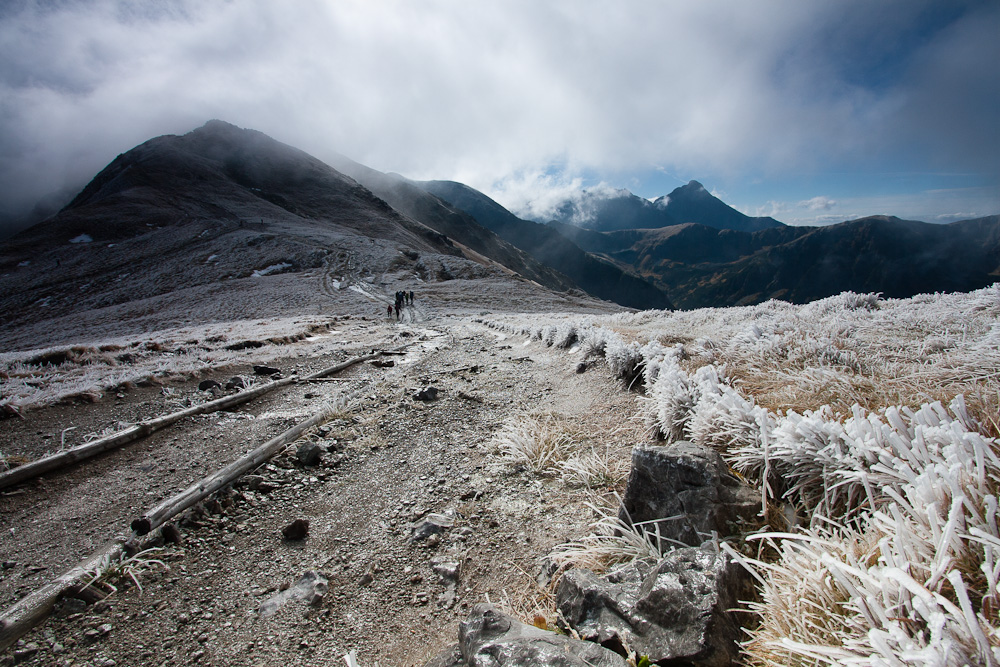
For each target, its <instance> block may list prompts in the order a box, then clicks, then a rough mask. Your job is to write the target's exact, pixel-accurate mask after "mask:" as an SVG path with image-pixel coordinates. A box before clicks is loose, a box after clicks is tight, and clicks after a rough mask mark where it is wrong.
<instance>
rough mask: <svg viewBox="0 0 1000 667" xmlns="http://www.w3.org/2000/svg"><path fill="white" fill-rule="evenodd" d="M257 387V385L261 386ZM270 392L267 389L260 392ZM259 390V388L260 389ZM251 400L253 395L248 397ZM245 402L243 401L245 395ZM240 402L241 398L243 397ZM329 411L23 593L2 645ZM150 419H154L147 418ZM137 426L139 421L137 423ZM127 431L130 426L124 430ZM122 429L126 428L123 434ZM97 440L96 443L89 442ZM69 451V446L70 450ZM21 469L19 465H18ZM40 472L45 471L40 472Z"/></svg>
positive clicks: (6, 619)
mask: <svg viewBox="0 0 1000 667" xmlns="http://www.w3.org/2000/svg"><path fill="white" fill-rule="evenodd" d="M380 354H381V353H380V352H376V353H372V354H370V355H365V356H362V357H356V358H354V359H349V360H348V361H345V362H343V363H341V364H337V365H336V366H331V367H330V368H327V369H324V370H322V371H319V372H318V373H313V374H312V375H310V376H308V377H309V378H312V379H317V378H320V377H323V376H326V375H331V374H333V373H336V372H339V371H341V370H344V369H345V368H349V367H351V366H353V365H354V364H357V363H361V362H363V361H367V360H369V359H374V358H375V357H377V356H379V355H380ZM294 381H296V378H295V377H291V378H286V379H284V380H278V381H277V382H272V383H270V384H267V385H263V387H266V388H268V390H270V389H274V388H275V387H274V385H276V384H277V383H278V382H281V383H283V384H289V383H291V382H294ZM255 390H256V388H255V389H254V390H251V391H255ZM247 393H250V392H240V394H236V396H241V397H242V395H243V394H247ZM260 393H265V392H260ZM257 395H259V393H258V394H257ZM236 396H230V397H226V398H227V399H231V398H236ZM247 400H249V399H247ZM240 402H242V401H240ZM212 403H216V404H218V403H219V401H213V402H212ZM237 404H238V403H237ZM208 405H209V403H205V404H203V405H200V406H195V408H205V407H206V406H208ZM195 408H189V409H188V410H183V411H181V412H180V413H174V414H173V415H167V416H166V417H162V418H160V420H154V421H157V422H158V423H159V424H161V425H159V426H157V428H163V426H166V425H168V424H170V423H173V422H175V421H177V420H178V419H183V418H184V417H186V416H189V415H192V414H199V412H192V410H194V409H195ZM215 409H216V410H222V409H224V407H216V408H215ZM210 411H211V410H202V412H210ZM177 415H181V416H179V417H177V418H176V419H172V421H171V418H173V417H176V416H177ZM328 417H329V415H328V413H327V412H326V411H325V410H324V411H322V412H319V413H317V414H315V415H313V416H312V417H310V418H309V419H307V420H305V421H304V422H302V423H300V424H298V425H296V426H294V427H292V428H290V429H289V430H287V431H285V432H284V433H282V434H281V435H279V436H278V437H276V438H272V439H271V440H268V441H267V442H265V443H264V444H263V445H261V446H260V447H258V448H256V449H254V450H253V451H251V452H249V453H247V454H246V455H245V456H243V457H241V458H240V459H238V460H237V461H235V462H233V463H231V464H230V465H228V466H226V467H225V468H222V469H221V470H218V471H216V472H215V473H213V474H211V475H209V476H207V477H205V478H204V479H202V480H201V481H200V482H198V483H196V484H193V485H192V486H190V487H188V489H186V490H185V491H183V492H181V493H179V494H177V495H175V496H174V497H172V498H170V499H168V500H166V501H164V502H162V503H160V504H159V505H157V506H156V507H154V508H153V509H151V510H149V511H148V512H146V513H145V514H144V515H143V516H142V517H140V518H138V519H136V520H134V521H133V522H132V529H133V530H132V534H131V535H130V536H128V537H122V538H119V539H116V540H114V541H113V542H111V543H109V544H108V545H106V546H105V547H104V548H102V549H100V550H99V551H97V552H95V553H93V554H92V555H90V556H89V557H88V558H86V559H85V560H84V561H82V562H81V563H79V564H78V565H76V566H75V567H73V568H72V569H70V570H68V571H67V572H65V573H64V574H63V575H62V576H60V577H58V578H57V579H55V580H54V581H52V582H51V583H49V584H47V585H45V586H43V587H42V588H39V589H37V590H36V591H34V592H32V593H31V594H29V595H28V596H27V597H24V598H22V599H21V600H19V601H18V602H16V603H15V604H14V605H12V606H11V607H10V608H8V609H7V610H6V611H4V613H3V614H2V615H0V651H2V650H4V649H6V648H8V647H10V646H12V645H13V644H14V642H16V641H17V640H18V639H19V638H20V637H21V636H22V635H24V634H25V633H26V632H28V631H29V630H30V629H31V628H33V627H35V625H37V624H38V623H40V622H41V621H43V620H44V619H45V618H46V617H48V615H49V614H50V613H52V609H53V607H54V606H55V604H56V602H58V601H59V599H60V598H61V597H63V596H64V595H66V594H67V593H71V592H73V591H75V590H79V587H80V586H81V585H82V584H84V580H85V579H87V578H89V577H91V576H93V573H94V572H95V571H96V570H97V569H98V568H100V567H103V566H104V565H105V564H107V563H108V562H114V561H115V560H118V559H120V558H121V556H122V554H123V553H124V552H125V548H126V545H128V544H130V543H134V541H135V540H136V538H137V537H138V536H140V535H146V534H148V533H150V532H152V531H153V530H156V529H157V528H159V527H161V526H162V525H163V524H164V523H166V522H167V521H169V520H170V519H172V518H173V517H174V516H176V515H177V514H179V513H180V512H183V511H184V510H185V509H187V508H188V507H191V506H192V505H194V504H195V503H197V502H198V501H200V500H202V499H204V498H206V497H208V496H209V495H211V494H212V493H214V492H215V491H218V490H219V489H221V488H223V487H224V486H226V485H227V484H230V483H232V482H233V481H235V480H236V479H237V478H239V477H240V476H241V475H243V474H244V473H246V472H248V471H250V470H253V469H254V468H256V467H257V466H259V465H260V464H262V463H264V462H265V461H267V459H269V458H270V457H272V456H274V455H275V454H277V453H278V452H279V451H281V449H282V448H283V447H284V446H285V445H287V444H288V443H290V442H293V441H294V440H295V439H296V438H298V437H299V436H300V435H302V434H303V433H305V432H306V431H307V430H309V429H310V428H312V427H313V426H318V425H319V424H322V423H323V422H324V421H325V420H326V419H327V418H328ZM146 423H147V424H148V423H149V422H146ZM133 428H135V427H133ZM123 433H124V432H123ZM117 435H122V434H117ZM88 444H94V443H88ZM67 451H68V450H67ZM15 470H17V469H16V468H15ZM39 474H40V473H39Z"/></svg>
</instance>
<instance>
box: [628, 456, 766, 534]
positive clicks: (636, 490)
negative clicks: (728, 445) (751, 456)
mask: <svg viewBox="0 0 1000 667" xmlns="http://www.w3.org/2000/svg"><path fill="white" fill-rule="evenodd" d="M759 509H760V498H759V496H758V494H757V493H756V492H755V491H754V490H753V489H751V488H750V487H749V486H748V485H747V484H745V483H744V482H743V481H741V480H740V479H738V478H737V477H736V476H734V475H733V474H732V473H731V472H730V471H729V466H727V465H726V463H725V461H723V459H722V457H721V456H720V455H719V454H718V453H716V452H715V451H713V450H711V449H709V448H708V447H703V446H701V445H695V444H693V443H690V442H685V441H681V442H677V443H674V444H672V445H666V446H664V445H646V444H643V445H637V446H636V447H635V448H634V449H633V450H632V471H631V473H630V474H629V479H628V485H627V486H626V487H625V496H624V497H623V498H622V508H621V511H620V518H621V520H622V521H624V522H626V523H629V524H631V525H633V526H636V525H638V524H642V526H641V528H642V530H644V531H646V532H647V533H650V534H651V536H655V535H657V534H658V535H659V538H660V540H661V541H665V542H664V544H663V546H666V544H668V543H669V541H673V542H676V543H681V544H686V545H689V546H698V545H700V544H701V543H702V542H704V541H705V540H706V539H709V538H710V537H711V536H712V533H716V534H717V535H719V536H726V535H730V534H733V533H734V532H736V528H735V526H734V525H735V524H738V523H740V522H751V521H753V520H754V518H755V516H756V515H757V512H758V510H759Z"/></svg>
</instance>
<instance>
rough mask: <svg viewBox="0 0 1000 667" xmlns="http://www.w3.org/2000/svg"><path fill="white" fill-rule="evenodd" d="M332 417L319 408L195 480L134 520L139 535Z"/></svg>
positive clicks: (247, 470) (205, 496)
mask: <svg viewBox="0 0 1000 667" xmlns="http://www.w3.org/2000/svg"><path fill="white" fill-rule="evenodd" d="M327 419H329V412H328V411H327V410H323V411H322V412H318V413H316V414H315V415H313V416H312V417H310V418H309V419H307V420H305V421H304V422H302V423H300V424H298V425H296V426H293V427H292V428H290V429H288V430H287V431H285V432H284V433H282V434H281V435H279V436H277V437H276V438H272V439H270V440H268V441H267V442H265V443H264V444H263V445H261V446H260V447H257V448H256V449H254V450H252V451H250V452H248V453H246V454H244V455H243V456H241V457H240V458H239V459H237V460H236V461H234V462H232V463H230V464H229V465H227V466H226V467H225V468H222V469H220V470H217V471H215V472H214V473H212V474H211V475H209V476H207V477H205V478H203V479H202V480H200V481H198V482H195V483H194V484H192V485H191V486H189V487H188V488H187V489H185V490H184V491H181V492H180V493H178V494H177V495H175V496H173V497H172V498H168V499H167V500H164V501H163V502H162V503H160V504H159V505H157V506H156V507H154V508H153V509H151V510H149V511H148V512H146V513H145V514H144V515H142V516H141V517H139V518H138V519H135V520H134V521H133V522H132V530H134V531H135V532H136V533H137V534H138V535H145V534H146V533H148V532H150V531H151V530H154V529H156V528H157V527H159V526H160V525H162V524H163V523H164V522H165V521H167V520H168V519H170V518H171V517H173V516H175V515H177V514H179V513H181V512H183V511H184V510H186V509H187V508H189V507H191V506H192V505H194V504H195V503H197V502H198V501H200V500H203V499H204V498H207V497H208V496H210V495H211V494H213V493H215V492H216V491H218V490H219V489H221V488H222V487H224V486H226V485H227V484H232V483H233V482H234V481H235V480H236V479H237V478H239V477H240V476H242V475H244V474H245V473H247V472H249V471H250V470H253V469H254V468H256V467H257V466H259V465H261V464H262V463H264V462H265V461H267V460H268V459H269V458H271V457H272V456H274V455H275V454H277V453H278V452H279V451H281V450H282V449H283V448H284V447H285V445H287V444H289V443H290V442H293V441H295V440H296V439H297V438H298V437H299V436H300V435H302V434H303V433H305V432H306V431H308V430H309V429H310V428H312V427H313V426H318V425H319V424H322V423H323V422H324V421H326V420H327Z"/></svg>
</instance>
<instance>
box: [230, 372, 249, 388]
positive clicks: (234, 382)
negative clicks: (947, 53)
mask: <svg viewBox="0 0 1000 667" xmlns="http://www.w3.org/2000/svg"><path fill="white" fill-rule="evenodd" d="M246 388H247V381H246V380H244V379H243V378H241V377H240V376H239V375H235V376H233V377H231V378H229V382H227V383H226V389H228V390H229V391H232V390H234V389H246Z"/></svg>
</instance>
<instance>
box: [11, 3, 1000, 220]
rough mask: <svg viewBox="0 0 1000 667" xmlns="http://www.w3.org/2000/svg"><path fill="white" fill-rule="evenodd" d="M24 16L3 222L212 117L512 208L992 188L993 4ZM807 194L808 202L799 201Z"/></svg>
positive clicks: (99, 9)
mask: <svg viewBox="0 0 1000 667" xmlns="http://www.w3.org/2000/svg"><path fill="white" fill-rule="evenodd" d="M942 6H943V4H942V3H934V2H911V1H907V2H902V1H899V2H880V3H871V2H866V1H862V0H851V1H848V2H841V3H801V2H793V1H791V0H787V1H781V2H778V1H773V2H755V3H728V2H721V1H718V2H699V3H686V2H616V3H607V2H593V1H573V2H570V1H568V0H567V1H565V2H553V3H538V2H527V1H524V2H519V1H509V2H493V3H459V2H446V1H443V0H442V1H414V2H411V1H407V2H403V1H398V2H369V1H364V2H361V1H358V2H351V1H346V0H344V1H340V0H339V1H338V2H321V1H319V0H315V1H311V2H306V1H298V0H291V1H289V2H282V3H274V2H268V1H265V0H256V1H254V0H246V1H241V2H228V3H206V2H200V1H195V0H186V1H183V0H178V1H174V2H158V3H135V2H115V1H112V0H103V1H93V2H48V3H42V2H21V3H15V4H13V5H10V4H8V5H7V6H6V8H5V9H4V10H2V11H3V13H2V14H0V63H2V64H0V212H3V211H4V210H6V211H11V210H14V211H23V210H25V209H26V208H29V207H30V206H32V205H33V203H34V202H35V201H36V200H37V199H38V198H39V197H41V196H43V195H45V194H47V193H51V192H54V191H60V190H62V189H64V188H66V187H70V188H78V187H80V186H81V185H82V184H83V183H84V182H85V181H86V180H87V179H89V178H90V177H91V176H93V175H94V174H95V173H96V172H97V171H98V170H99V169H101V168H102V167H103V166H104V165H105V164H107V162H109V161H110V160H111V159H113V158H114V156H115V155H116V154H117V153H119V152H122V151H125V150H128V149H129V148H131V147H132V146H134V145H136V144H138V143H141V142H142V141H144V140H146V139H148V138H150V137H152V136H156V135H159V134H165V133H179V132H186V131H188V130H190V129H193V128H194V127H197V126H199V125H201V124H202V123H204V122H205V121H206V120H208V119H210V118H222V119H224V120H228V121H230V122H233V123H235V124H237V125H241V126H243V127H253V128H255V129H259V130H261V131H263V132H266V133H268V134H270V135H271V136H274V137H275V138H277V139H279V140H282V141H285V142H287V143H291V144H293V145H296V146H298V147H300V148H303V149H304V150H306V151H308V152H310V153H313V154H314V155H316V156H317V157H319V158H321V159H322V158H324V156H328V155H331V154H332V153H333V152H340V153H343V154H346V155H349V156H351V157H353V158H354V159H357V160H359V161H361V162H364V163H366V164H369V165H371V166H373V167H375V168H378V169H384V170H394V171H399V172H401V173H405V174H407V175H409V176H413V177H418V178H419V177H435V178H455V179H458V180H463V181H465V182H468V183H470V184H471V185H473V186H475V187H479V188H483V189H485V190H488V191H491V192H493V193H498V194H505V195H506V196H507V197H508V198H510V199H511V200H517V199H520V200H523V201H530V200H531V198H532V196H533V194H534V193H538V192H541V190H542V189H544V188H559V187H563V188H566V187H572V186H573V185H574V184H578V183H579V181H578V180H574V179H575V178H577V177H578V175H579V174H580V173H583V172H591V173H594V172H597V173H600V172H608V173H612V172H616V171H632V172H635V171H640V170H642V169H646V168H648V169H650V170H651V171H652V170H653V169H654V168H659V169H664V168H668V169H670V170H672V171H674V172H677V173H682V174H686V175H689V176H690V177H695V176H700V175H702V174H706V173H711V174H728V175H729V177H730V178H733V177H738V175H739V174H741V173H743V172H746V171H754V172H756V173H766V174H768V175H769V176H770V177H774V178H780V176H781V174H783V173H785V172H786V171H788V170H792V171H794V170H803V169H806V170H817V171H819V170H822V169H823V168H825V166H826V165H828V164H833V165H836V166H837V167H838V168H841V169H843V168H854V166H856V165H860V164H864V165H871V164H880V165H883V164H884V165H885V166H886V168H892V167H894V166H895V165H896V164H897V163H898V162H900V161H903V160H906V161H907V164H909V165H911V167H913V168H918V169H938V168H949V169H964V170H972V171H977V172H982V173H986V174H992V175H993V176H995V175H996V173H997V171H998V167H997V155H998V153H1000V151H998V148H997V143H998V140H997V134H996V133H997V130H996V125H997V124H996V122H995V118H996V116H995V114H996V111H995V110H996V103H997V85H996V81H998V80H1000V58H998V57H997V53H996V51H997V46H996V43H997V40H996V39H995V36H996V34H1000V11H998V6H997V5H996V3H990V2H984V3H948V6H947V11H944V10H942V9H941V7H942ZM818 194H821V193H813V194H811V195H808V196H805V197H802V198H804V199H805V198H810V197H811V196H813V195H818Z"/></svg>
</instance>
